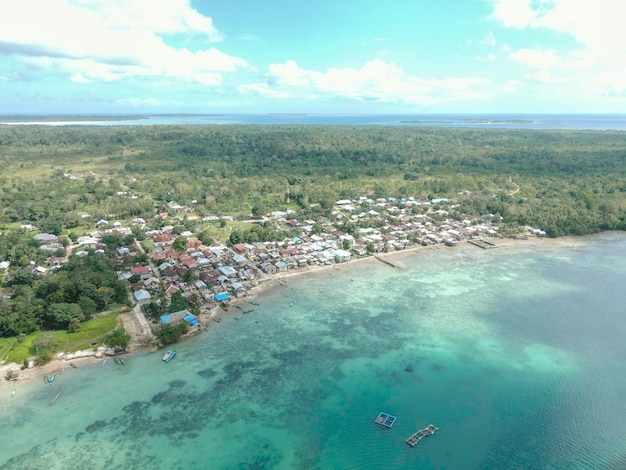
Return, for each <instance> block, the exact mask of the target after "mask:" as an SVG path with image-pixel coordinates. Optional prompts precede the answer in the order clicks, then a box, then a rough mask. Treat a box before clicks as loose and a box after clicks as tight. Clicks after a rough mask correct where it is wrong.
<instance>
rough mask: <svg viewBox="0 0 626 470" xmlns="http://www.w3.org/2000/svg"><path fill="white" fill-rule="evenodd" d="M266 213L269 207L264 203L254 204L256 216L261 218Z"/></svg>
mask: <svg viewBox="0 0 626 470" xmlns="http://www.w3.org/2000/svg"><path fill="white" fill-rule="evenodd" d="M265 214H267V209H266V208H265V206H264V205H263V204H255V205H254V206H252V215H253V216H254V217H256V218H260V217H263V216H264V215H265Z"/></svg>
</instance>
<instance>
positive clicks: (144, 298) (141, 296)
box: [133, 289, 152, 305]
mask: <svg viewBox="0 0 626 470" xmlns="http://www.w3.org/2000/svg"><path fill="white" fill-rule="evenodd" d="M133 297H135V300H136V301H137V303H138V304H140V305H141V304H145V303H148V302H149V301H150V298H151V297H152V296H151V295H150V292H148V291H147V290H145V289H139V290H137V291H135V293H134V294H133Z"/></svg>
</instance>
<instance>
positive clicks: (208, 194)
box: [0, 126, 626, 259]
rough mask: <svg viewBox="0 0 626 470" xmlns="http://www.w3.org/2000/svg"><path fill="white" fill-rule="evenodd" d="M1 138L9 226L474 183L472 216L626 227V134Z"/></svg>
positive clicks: (222, 230) (38, 133)
mask: <svg viewBox="0 0 626 470" xmlns="http://www.w3.org/2000/svg"><path fill="white" fill-rule="evenodd" d="M0 145H2V154H1V155H0V163H1V164H2V166H3V175H2V176H1V177H0V188H1V191H0V202H1V204H0V207H2V208H3V209H1V210H0V223H3V224H5V227H6V226H8V225H6V224H12V223H17V222H22V223H32V224H34V225H36V226H37V227H38V228H39V229H40V230H43V231H49V232H52V233H54V232H61V233H64V232H69V231H70V230H71V231H72V232H74V233H76V234H80V233H84V231H85V230H86V229H87V228H88V227H87V226H85V225H84V222H85V220H84V219H82V218H81V216H82V215H83V214H85V213H88V214H89V215H90V216H91V220H92V221H95V220H97V219H98V218H106V216H107V215H110V214H114V215H115V217H116V218H119V219H130V218H133V217H144V218H149V217H151V216H152V215H153V214H154V210H155V209H157V210H159V211H167V210H168V206H167V203H168V202H170V201H176V202H177V203H179V204H182V205H185V206H188V207H192V208H193V211H194V215H197V216H200V217H202V216H205V215H207V214H220V215H224V214H229V215H235V216H237V215H244V216H246V217H247V216H250V215H252V214H254V215H260V214H262V213H264V212H265V211H271V210H277V209H281V210H284V209H285V207H286V192H287V188H288V187H289V188H290V193H291V204H292V207H293V208H296V209H298V210H299V212H305V213H308V214H311V215H316V214H320V213H322V214H323V213H327V212H328V211H329V210H330V208H331V207H332V204H333V202H334V201H335V200H337V199H340V198H353V197H356V196H361V195H363V194H365V193H369V194H371V195H373V196H376V197H386V196H390V195H393V196H395V197H406V196H415V197H417V198H427V197H428V196H431V197H454V198H457V197H458V192H460V191H469V192H470V193H471V194H470V195H469V196H467V197H463V198H458V199H459V201H460V202H461V203H462V204H463V208H464V209H465V210H466V211H467V212H468V213H473V214H481V213H492V214H498V215H501V216H503V217H504V219H505V221H504V223H505V224H522V225H533V226H536V227H539V228H544V229H545V230H548V231H549V233H550V234H552V235H555V236H556V235H560V234H582V233H590V232H595V231H599V230H607V229H624V226H625V222H624V214H623V204H624V190H625V188H626V164H625V163H626V139H624V134H623V132H619V131H550V130H545V131H529V130H509V129H484V130H483V129H444V128H424V127H419V128H410V127H397V128H394V127H376V126H370V127H349V126H345V127H344V126H334V127H324V126H154V127H148V126H145V127H144V126H141V127H140V126H138V127H117V128H115V127H102V128H81V127H69V128H42V127H19V128H17V127H5V128H1V129H0ZM131 196H134V197H135V198H132V197H131ZM192 201H196V202H195V203H192ZM311 205H316V206H314V208H312V207H311ZM92 223H93V222H92ZM198 224H199V223H198V221H194V220H184V221H183V223H182V225H183V226H184V227H185V228H186V229H195V228H196V227H198ZM91 227H93V225H91ZM228 229H229V227H228V226H226V227H220V226H219V224H215V225H214V226H213V227H211V228H209V227H208V226H207V224H204V225H203V226H202V230H201V231H206V230H209V231H208V233H207V236H210V237H213V238H216V237H219V238H220V239H222V241H224V240H226V239H228V237H229V236H230V231H229V230H228ZM236 236H237V235H236ZM31 251H32V250H31ZM28 254H30V252H28V251H27V252H21V253H13V255H14V256H18V255H21V256H22V257H23V258H24V259H27V258H28ZM3 255H4V253H2V252H0V258H3V257H4V256H3Z"/></svg>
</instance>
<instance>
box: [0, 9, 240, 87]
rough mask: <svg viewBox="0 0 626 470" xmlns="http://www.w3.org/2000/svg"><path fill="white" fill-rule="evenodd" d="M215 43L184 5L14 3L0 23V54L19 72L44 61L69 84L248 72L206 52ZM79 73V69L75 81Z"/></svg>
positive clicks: (209, 79) (209, 27)
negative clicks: (13, 58) (187, 44)
mask: <svg viewBox="0 0 626 470" xmlns="http://www.w3.org/2000/svg"><path fill="white" fill-rule="evenodd" d="M33 12H37V14H33ZM171 35H176V36H180V37H186V38H188V39H191V40H193V41H195V42H196V44H197V45H198V46H199V47H198V48H197V49H198V50H194V51H192V50H190V49H188V48H184V47H177V46H176V45H175V44H170V42H171V41H173V39H172V37H173V36H171ZM222 38H223V36H222V34H221V33H220V32H219V31H218V30H217V29H216V28H215V26H214V25H213V21H212V19H211V18H209V17H206V16H203V15H201V14H200V13H198V12H197V11H196V10H194V9H193V8H192V7H191V6H190V3H189V0H164V1H149V0H107V1H106V2H102V1H98V0H46V1H45V2H41V1H39V0H19V1H18V0H15V1H14V2H13V5H12V6H11V8H10V9H5V11H4V12H3V14H2V15H1V16H0V51H2V52H4V53H5V54H14V55H17V56H18V57H19V58H20V59H21V61H20V62H19V63H22V64H25V65H28V64H32V61H33V59H37V60H38V61H39V63H40V64H41V63H43V62H44V61H48V62H47V64H48V66H49V67H52V68H53V69H55V70H56V71H57V73H59V74H61V73H62V72H63V71H65V73H66V76H67V77H68V78H69V79H71V80H73V81H84V80H98V79H103V80H107V81H111V80H121V79H124V78H128V77H130V76H133V75H138V76H140V77H141V76H144V77H145V76H151V77H161V76H163V77H168V78H178V79H182V80H186V81H197V82H199V83H204V84H216V83H221V77H220V78H219V79H218V75H219V73H221V72H233V71H235V70H237V69H239V68H246V67H248V64H247V62H246V61H245V60H244V59H241V58H239V57H233V56H230V55H228V54H225V53H223V52H221V51H219V50H217V49H215V48H213V47H210V48H207V47H206V44H207V43H213V42H218V41H220V40H221V39H222ZM168 40H169V41H170V42H168ZM81 66H86V67H87V70H86V71H80V72H81V75H77V73H78V71H77V70H76V69H77V68H78V67H81ZM43 72H44V71H43V70H42V73H43Z"/></svg>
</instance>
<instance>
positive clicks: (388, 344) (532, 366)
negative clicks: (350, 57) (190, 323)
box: [0, 234, 626, 469]
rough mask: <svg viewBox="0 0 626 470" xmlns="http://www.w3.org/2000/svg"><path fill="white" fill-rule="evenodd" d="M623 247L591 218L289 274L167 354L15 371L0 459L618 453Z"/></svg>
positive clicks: (406, 460) (606, 463) (579, 458)
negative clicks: (590, 228)
mask: <svg viewBox="0 0 626 470" xmlns="http://www.w3.org/2000/svg"><path fill="white" fill-rule="evenodd" d="M522 246H523V245H522V244H520V247H522ZM625 255H626V237H625V236H624V235H620V234H607V235H603V236H598V237H593V238H585V239H580V240H574V241H568V242H567V243H561V244H558V243H557V244H554V243H546V246H545V248H543V249H538V250H537V249H533V250H528V249H524V248H517V246H516V247H513V248H507V249H501V250H488V251H484V250H480V249H479V248H476V247H472V246H469V245H467V246H465V245H464V246H460V247H457V248H454V249H441V250H433V251H429V250H425V251H421V252H419V253H418V254H409V255H408V256H407V257H405V258H404V259H403V260H402V264H403V265H405V266H406V267H407V268H408V269H407V270H404V271H402V272H400V271H396V270H394V269H392V268H389V267H387V266H386V265H384V264H382V263H379V262H376V261H368V262H366V263H359V264H357V265H353V267H352V268H351V269H350V270H347V269H345V267H342V269H341V270H337V269H328V270H326V271H323V272H318V273H316V274H308V275H303V276H302V277H300V278H294V279H290V280H289V281H288V287H276V288H275V289H274V290H272V291H269V292H267V293H266V294H264V296H263V297H262V298H260V299H259V302H260V303H261V305H260V306H258V307H254V311H253V312H251V313H249V314H246V315H244V314H242V313H241V311H239V312H236V313H235V315H233V316H228V317H224V321H223V322H222V323H220V324H216V325H214V326H213V327H211V328H210V329H209V330H207V331H206V332H204V333H203V334H202V335H200V336H199V337H197V338H195V339H193V340H191V341H188V342H185V343H183V344H179V345H177V351H178V353H177V356H176V358H175V359H174V360H173V361H172V362H170V363H168V364H164V363H163V362H162V361H161V358H160V355H156V354H155V355H149V354H142V355H138V356H135V357H133V358H131V359H129V360H127V365H126V366H117V365H115V364H114V363H112V361H109V363H108V364H107V366H105V367H102V368H101V367H80V368H79V369H67V370H66V371H65V372H64V374H62V375H60V376H57V379H55V381H54V382H53V383H52V384H44V383H43V381H41V382H33V383H31V384H24V385H18V388H17V393H16V396H15V397H13V398H11V397H10V396H2V397H0V432H1V433H2V436H11V439H10V440H9V439H7V438H5V439H2V440H0V465H1V466H0V468H33V469H36V468H46V469H54V468H58V469H65V468H81V467H89V468H105V467H106V468H113V469H126V468H128V469H131V468H132V469H136V468H142V469H174V468H178V469H194V468H198V469H203V468H216V469H248V468H257V469H262V468H268V469H269V468H272V469H274V468H276V469H313V468H319V469H369V468H377V469H378V468H402V467H408V468H424V469H429V468H433V469H435V468H437V469H439V468H448V469H457V468H458V469H474V468H475V469H502V468H524V469H532V468H537V469H539V468H542V469H543V468H553V469H594V468H598V469H604V468H615V469H619V468H625V467H626V441H625V440H624V436H626V406H625V405H624V404H623V397H624V396H626V373H625V372H626V366H625V365H624V361H623V358H624V357H626V345H624V344H623V343H624V341H623V338H624V336H625V333H626V322H624V317H625V313H624V308H623V305H624V304H625V302H624V300H625V299H624V297H625V294H623V286H624V285H625V282H626V266H624V263H623V261H622V260H623V259H625V258H626V256H625ZM291 301H293V306H290V303H291ZM235 317H236V318H237V319H236V318H235ZM407 366H410V367H411V368H412V371H410V372H408V371H406V370H405V368H406V367H407ZM58 392H61V396H60V398H59V399H58V401H57V402H56V403H55V404H54V405H53V406H49V405H48V403H49V401H50V399H51V398H53V397H54V396H55V395H56V394H57V393H58ZM8 394H9V392H7V395H8ZM380 411H384V412H387V413H391V414H393V415H395V416H397V417H398V421H397V422H396V424H395V426H394V427H393V428H391V429H384V428H381V427H379V426H377V425H376V424H374V423H373V420H374V418H375V417H376V416H377V415H378V413H379V412H380ZM429 423H433V424H435V425H436V426H438V427H439V428H440V431H439V432H438V433H437V434H435V435H434V436H431V437H428V438H426V439H425V440H424V441H422V442H421V443H420V444H419V445H418V446H416V447H415V448H411V447H409V446H407V445H406V444H405V443H404V439H406V438H407V437H408V436H409V435H410V434H412V433H413V432H414V431H416V430H417V429H419V428H422V427H425V426H426V425H428V424H429Z"/></svg>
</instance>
